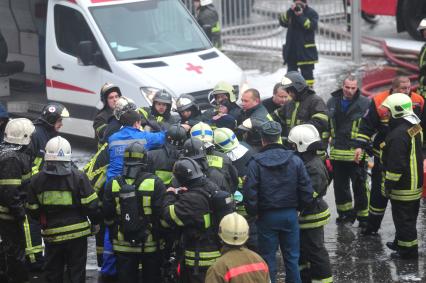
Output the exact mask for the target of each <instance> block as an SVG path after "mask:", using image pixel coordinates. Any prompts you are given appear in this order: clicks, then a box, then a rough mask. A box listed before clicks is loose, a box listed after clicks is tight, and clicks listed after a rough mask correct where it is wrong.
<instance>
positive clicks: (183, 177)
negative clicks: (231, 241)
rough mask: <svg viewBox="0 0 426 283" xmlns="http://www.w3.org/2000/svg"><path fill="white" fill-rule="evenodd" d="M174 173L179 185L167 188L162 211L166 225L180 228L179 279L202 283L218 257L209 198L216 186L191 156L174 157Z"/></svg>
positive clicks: (217, 241) (217, 245)
mask: <svg viewBox="0 0 426 283" xmlns="http://www.w3.org/2000/svg"><path fill="white" fill-rule="evenodd" d="M173 175H174V177H175V178H176V179H177V181H178V182H179V183H180V185H181V186H180V187H179V188H174V187H169V188H168V189H167V193H166V195H165V196H164V201H163V210H162V211H163V219H164V220H165V221H166V222H167V224H168V225H169V226H171V227H176V228H180V229H181V230H182V243H181V244H182V249H183V251H184V252H183V260H182V262H181V263H180V282H183V283H193V282H194V283H203V282H204V279H205V275H206V272H207V269H208V268H209V267H210V266H212V265H213V264H214V262H215V261H216V259H217V258H219V257H220V251H219V246H220V245H219V240H218V238H217V227H215V225H214V223H215V221H213V219H212V213H211V212H212V211H213V208H212V205H211V202H210V200H211V197H210V196H211V194H213V193H214V192H213V191H215V190H218V187H217V186H216V185H215V184H214V183H212V182H210V181H208V179H206V178H205V175H204V173H203V172H202V170H201V167H200V166H199V165H198V164H197V162H195V161H194V160H193V159H191V158H187V157H184V158H181V159H179V160H178V161H176V163H175V165H174V166H173Z"/></svg>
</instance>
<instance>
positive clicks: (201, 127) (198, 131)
mask: <svg viewBox="0 0 426 283" xmlns="http://www.w3.org/2000/svg"><path fill="white" fill-rule="evenodd" d="M191 137H194V138H197V139H199V140H201V141H202V142H203V143H213V130H212V128H211V127H210V126H209V124H206V123H204V122H200V123H198V124H195V125H194V126H193V127H192V128H191Z"/></svg>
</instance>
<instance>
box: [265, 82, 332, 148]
mask: <svg viewBox="0 0 426 283" xmlns="http://www.w3.org/2000/svg"><path fill="white" fill-rule="evenodd" d="M272 118H273V119H274V120H275V121H277V122H279V123H280V124H281V127H282V129H283V132H282V136H283V137H285V138H287V137H288V134H289V132H290V130H291V129H292V128H293V127H294V126H297V125H301V124H312V125H314V126H315V128H316V129H317V130H318V132H319V134H320V135H321V138H322V139H323V142H324V145H327V144H328V138H329V136H330V133H329V130H328V115H327V106H326V105H325V103H324V101H323V100H322V98H321V97H319V96H318V95H316V94H315V92H314V91H313V90H311V89H308V88H306V89H305V90H304V92H303V93H301V94H298V95H297V96H296V98H295V99H294V100H291V101H289V102H288V103H286V104H284V105H283V106H282V107H281V108H279V109H277V110H275V111H274V113H273V115H272Z"/></svg>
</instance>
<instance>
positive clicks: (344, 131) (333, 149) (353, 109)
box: [327, 89, 370, 161]
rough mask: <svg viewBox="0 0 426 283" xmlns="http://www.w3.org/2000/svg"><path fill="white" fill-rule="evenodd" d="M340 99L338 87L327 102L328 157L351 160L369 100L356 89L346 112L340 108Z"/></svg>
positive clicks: (340, 91)
mask: <svg viewBox="0 0 426 283" xmlns="http://www.w3.org/2000/svg"><path fill="white" fill-rule="evenodd" d="M342 100H343V90H342V89H339V90H337V91H335V92H333V93H332V94H331V98H330V99H329V100H328V102H327V108H328V114H329V117H330V125H331V143H330V159H332V160H339V161H353V160H354V156H355V148H356V147H357V143H356V141H355V140H356V137H357V134H358V128H359V124H360V122H361V119H362V117H363V116H364V114H365V113H366V111H367V109H368V106H369V104H370V100H369V99H368V98H366V97H364V96H362V95H361V93H360V91H359V89H358V90H357V92H356V94H355V95H354V97H353V98H352V100H351V102H350V105H349V107H348V109H347V111H346V112H344V111H343V110H342V104H341V103H342Z"/></svg>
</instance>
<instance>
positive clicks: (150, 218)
mask: <svg viewBox="0 0 426 283" xmlns="http://www.w3.org/2000/svg"><path fill="white" fill-rule="evenodd" d="M123 181H125V182H126V183H127V184H135V185H136V186H137V192H138V194H137V197H138V198H139V199H140V201H139V203H140V204H141V208H140V209H141V212H142V215H143V216H142V218H143V225H142V226H143V227H144V228H143V229H144V230H145V231H144V232H142V233H141V234H144V236H145V237H146V238H145V241H144V243H143V245H142V244H138V245H132V244H131V243H129V242H127V241H125V240H124V235H123V232H122V230H121V228H120V225H121V223H120V216H121V209H120V198H119V194H120V190H121V186H120V182H118V179H117V177H115V178H114V179H113V180H112V181H111V182H109V183H108V184H107V186H106V187H105V192H104V200H103V214H104V218H105V224H107V225H108V226H112V234H113V238H114V239H113V249H114V251H116V252H122V253H141V252H144V253H152V252H156V251H158V249H159V248H160V244H161V243H160V239H159V228H160V215H161V205H162V198H163V196H164V194H165V191H166V188H165V186H164V184H163V182H162V181H161V180H160V179H159V178H158V177H157V176H155V175H154V174H152V173H146V172H144V173H141V175H140V180H134V179H127V178H126V179H124V180H123ZM138 183H139V184H138ZM142 246H143V250H142Z"/></svg>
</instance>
